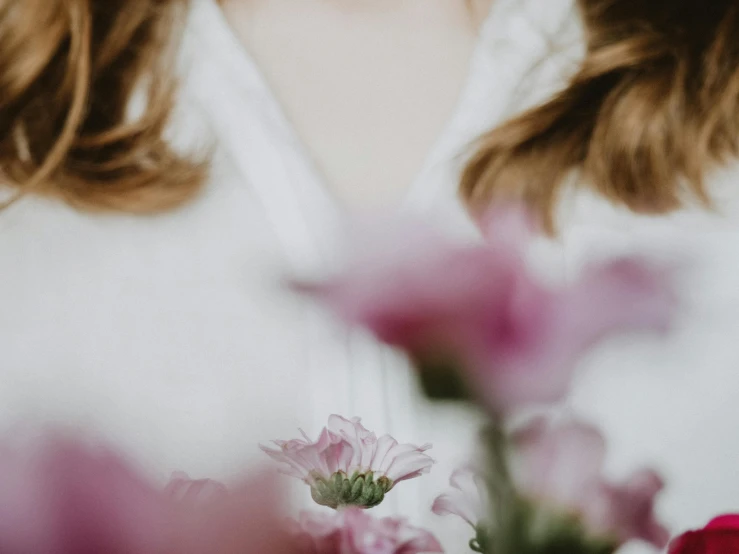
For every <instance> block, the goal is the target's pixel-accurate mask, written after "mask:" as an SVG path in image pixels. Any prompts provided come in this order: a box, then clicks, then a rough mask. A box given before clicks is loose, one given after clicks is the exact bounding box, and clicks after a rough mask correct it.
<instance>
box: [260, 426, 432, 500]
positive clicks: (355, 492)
mask: <svg viewBox="0 0 739 554" xmlns="http://www.w3.org/2000/svg"><path fill="white" fill-rule="evenodd" d="M301 432H302V431H301ZM303 437H304V438H303V439H293V440H289V441H282V440H277V441H274V443H275V444H276V445H277V447H278V448H270V447H267V446H262V447H261V448H262V450H264V452H266V453H267V454H268V455H269V456H270V457H271V458H272V459H273V460H276V461H277V462H281V463H283V464H285V466H286V467H287V468H288V469H287V470H286V473H287V474H288V475H292V476H293V477H297V478H299V479H302V480H303V481H305V482H306V483H307V484H308V485H310V487H311V494H312V496H313V499H314V500H315V501H316V502H317V503H318V504H320V505H322V506H329V507H331V508H338V507H340V506H348V505H351V506H360V507H363V508H371V507H373V506H377V505H378V504H380V503H381V502H382V500H383V499H384V498H385V494H386V493H388V492H389V491H390V490H391V489H392V488H393V487H394V486H395V485H396V484H398V483H399V482H401V481H404V480H406V479H412V478H414V477H418V476H420V475H422V474H424V473H427V472H428V471H429V470H430V469H431V465H432V464H433V463H434V461H433V460H432V459H431V458H430V457H429V456H428V455H427V454H426V453H425V452H426V450H428V449H429V448H431V445H428V444H427V445H423V446H414V445H412V444H399V443H398V441H396V440H395V439H394V438H393V437H391V436H390V435H383V436H382V437H380V438H379V439H378V438H377V437H376V436H375V434H374V433H371V432H370V431H368V430H367V429H365V428H364V426H362V424H361V420H360V419H359V418H354V419H351V420H349V419H345V418H343V417H341V416H338V415H332V416H331V417H329V420H328V427H324V428H323V430H322V431H321V433H320V435H319V437H318V440H316V441H315V442H312V441H311V440H310V439H309V438H308V437H307V436H306V435H305V433H303Z"/></svg>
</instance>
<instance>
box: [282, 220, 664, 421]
mask: <svg viewBox="0 0 739 554" xmlns="http://www.w3.org/2000/svg"><path fill="white" fill-rule="evenodd" d="M525 219H526V214H525V213H524V212H523V211H522V210H518V209H505V208H499V209H497V210H494V211H492V212H491V214H490V215H489V216H488V217H487V219H486V223H485V233H486V237H487V239H488V240H487V242H486V243H484V244H464V243H457V242H454V241H451V240H449V239H448V238H447V237H445V236H443V235H442V234H440V233H438V232H436V231H435V230H433V229H430V228H428V227H426V226H423V225H420V224H417V225H416V224H409V223H407V222H406V223H404V224H403V225H387V224H386V225H385V226H384V229H383V230H382V232H377V233H376V234H375V235H374V236H371V237H369V238H367V237H363V239H362V240H359V241H357V246H356V247H355V248H353V249H352V251H353V252H354V253H355V254H354V258H353V260H352V261H351V262H350V263H349V265H348V266H347V268H346V269H345V270H344V271H343V272H341V273H339V274H338V275H336V276H335V277H333V278H330V279H328V280H325V281H323V282H319V283H305V282H300V283H297V284H296V285H295V287H296V288H297V289H298V290H300V291H302V292H304V293H307V294H310V295H312V296H314V297H316V298H318V299H319V300H321V301H322V302H324V303H325V304H326V305H327V306H328V307H329V308H330V309H331V310H332V311H334V312H335V313H336V314H337V315H338V316H339V317H340V318H341V319H343V320H344V321H346V322H347V323H349V324H351V325H358V326H363V327H365V328H366V329H368V330H369V331H370V332H372V333H373V334H374V335H375V336H377V337H378V338H379V339H380V340H382V341H384V342H386V343H388V344H390V345H393V346H396V347H399V348H401V349H404V350H405V351H407V352H408V353H409V355H410V357H411V358H412V359H413V360H414V361H415V362H416V365H417V366H418V367H419V369H420V373H421V378H422V381H424V382H425V383H426V384H427V385H429V383H431V385H433V381H434V380H436V379H441V380H442V381H443V380H444V379H447V378H448V376H449V371H448V369H447V368H449V367H452V368H454V370H455V371H454V372H452V373H453V374H454V375H456V374H457V373H456V371H461V373H462V377H463V378H462V381H463V383H464V384H465V385H466V387H465V388H466V390H467V391H475V394H476V395H478V396H479V398H480V399H481V400H483V401H484V402H485V403H486V405H487V406H488V407H489V408H490V409H491V410H492V411H494V412H495V413H498V412H500V411H509V410H511V409H514V408H516V407H519V406H521V405H525V404H529V403H539V402H553V401H557V400H559V399H561V397H562V396H563V395H564V394H565V393H566V392H567V390H568V387H569V382H570V379H571V374H572V371H573V369H574V365H575V362H576V361H577V359H578V357H579V356H580V355H581V353H582V352H583V351H584V350H585V349H587V348H589V347H590V346H592V345H593V344H594V343H596V342H597V341H598V340H600V339H602V338H604V337H606V336H608V335H610V334H612V333H616V332H623V331H630V330H649V331H652V330H659V331H662V330H665V329H666V328H667V326H668V323H669V321H670V315H671V312H672V306H673V297H672V294H671V292H670V290H669V288H668V287H667V284H666V279H665V274H664V272H663V271H659V270H657V269H655V268H652V267H650V266H649V265H648V264H646V263H644V262H643V261H641V260H638V259H636V258H623V259H619V260H616V261H610V262H606V263H603V264H599V265H596V266H595V267H593V268H591V269H590V270H588V271H586V272H585V273H584V275H583V276H582V278H581V279H580V280H579V281H577V282H576V283H574V284H571V285H568V286H562V287H559V288H553V287H546V286H544V285H543V284H541V283H540V282H539V281H538V280H537V279H535V278H534V276H533V275H532V273H531V272H530V271H529V270H528V269H527V264H526V263H525V261H524V257H525V256H524V254H525V249H526V247H527V245H528V243H529V241H530V237H529V235H528V230H529V229H530V225H528V224H527V222H526V221H525ZM447 381H450V380H449V379H447ZM450 382H451V381H450ZM444 387H446V388H443V387H442V389H443V390H442V391H441V394H442V395H443V394H445V392H444V391H447V392H446V394H450V395H451V393H449V392H448V391H449V383H448V382H446V381H445V382H444ZM436 388H438V387H436ZM436 388H433V387H431V386H429V390H431V391H432V392H433V393H434V394H436V393H437V391H436Z"/></svg>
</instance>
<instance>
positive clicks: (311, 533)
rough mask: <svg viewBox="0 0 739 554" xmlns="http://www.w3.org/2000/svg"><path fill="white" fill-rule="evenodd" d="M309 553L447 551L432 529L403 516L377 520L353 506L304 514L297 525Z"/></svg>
mask: <svg viewBox="0 0 739 554" xmlns="http://www.w3.org/2000/svg"><path fill="white" fill-rule="evenodd" d="M296 533H297V534H298V535H299V536H300V539H301V540H300V541H299V545H300V552H301V554H302V553H305V554H421V553H423V552H429V553H430V552H443V550H442V548H441V545H440V544H439V542H438V541H437V540H436V539H435V538H434V536H433V535H432V534H431V533H429V532H428V531H424V530H423V529H419V528H417V527H413V526H411V525H409V524H408V523H406V521H405V520H403V519H398V518H389V517H388V518H383V519H376V518H373V517H372V516H371V515H369V514H368V513H367V512H365V511H363V510H361V509H359V508H356V507H353V508H346V509H343V510H339V511H337V512H334V513H329V514H324V513H321V514H318V513H303V514H302V515H301V517H300V520H299V521H298V522H297V524H296Z"/></svg>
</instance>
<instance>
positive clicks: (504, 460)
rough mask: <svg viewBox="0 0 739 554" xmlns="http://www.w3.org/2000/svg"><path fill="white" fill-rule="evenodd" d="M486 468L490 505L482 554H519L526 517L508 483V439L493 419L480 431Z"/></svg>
mask: <svg viewBox="0 0 739 554" xmlns="http://www.w3.org/2000/svg"><path fill="white" fill-rule="evenodd" d="M483 440H484V444H485V448H486V453H487V458H488V460H487V461H488V463H487V467H488V469H489V471H488V473H487V475H486V483H487V488H488V495H489V497H490V502H491V506H492V514H491V520H490V523H489V528H490V530H491V537H490V544H489V545H487V548H486V549H485V554H493V553H494V554H520V552H518V550H519V549H518V548H517V546H518V545H519V543H520V542H521V539H522V537H521V535H522V529H521V527H522V524H524V520H525V517H526V514H525V513H524V510H523V507H524V506H523V503H522V502H521V500H520V498H519V497H518V494H517V493H516V490H515V487H514V486H513V482H512V480H511V475H510V471H509V467H508V457H507V447H508V439H507V436H506V433H505V430H504V429H503V427H502V425H501V424H500V421H499V420H493V421H492V422H491V423H490V424H489V425H488V426H487V427H485V428H484V429H483Z"/></svg>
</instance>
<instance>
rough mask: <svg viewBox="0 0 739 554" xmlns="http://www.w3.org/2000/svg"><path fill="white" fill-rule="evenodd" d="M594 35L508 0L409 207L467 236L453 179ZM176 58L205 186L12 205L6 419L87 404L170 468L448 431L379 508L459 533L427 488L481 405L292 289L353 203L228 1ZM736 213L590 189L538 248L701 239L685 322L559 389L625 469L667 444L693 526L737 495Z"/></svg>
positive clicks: (126, 443) (607, 354)
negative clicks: (567, 389)
mask: <svg viewBox="0 0 739 554" xmlns="http://www.w3.org/2000/svg"><path fill="white" fill-rule="evenodd" d="M579 37H580V29H579V21H578V19H577V17H576V10H575V7H574V2H573V0H545V1H543V0H495V2H494V4H493V8H492V10H491V13H490V15H489V17H488V19H487V21H486V23H485V25H484V28H483V29H482V31H481V34H480V38H479V41H478V45H477V48H476V52H475V55H474V57H473V60H472V63H471V65H470V69H469V76H468V81H467V84H466V87H465V88H464V91H463V93H462V95H461V97H460V99H459V103H458V106H457V109H456V112H455V114H454V116H453V117H452V118H451V120H450V121H449V123H448V126H447V128H446V130H445V131H444V132H443V133H442V134H441V136H440V137H439V138H438V140H437V142H436V145H435V147H434V148H433V149H432V151H431V152H430V153H429V156H428V158H427V160H426V163H425V164H424V166H423V168H422V170H421V171H420V172H419V174H418V176H417V178H416V179H415V182H414V183H413V185H412V186H411V187H410V189H409V190H408V192H407V195H406V197H405V199H404V201H403V202H402V205H401V206H399V207H398V209H399V210H401V211H403V212H406V213H416V214H423V215H424V217H427V218H430V219H433V220H435V221H437V222H438V224H440V225H443V226H444V227H446V228H447V229H448V230H449V231H450V232H454V233H459V234H460V235H461V236H469V237H474V236H475V229H474V226H473V225H472V223H471V222H470V221H469V219H468V218H467V216H466V214H465V211H464V209H463V208H462V206H461V205H460V203H459V201H458V200H457V196H456V187H457V184H458V176H459V171H460V168H461V163H462V156H463V155H464V154H465V153H466V152H467V147H468V145H469V143H470V141H472V140H473V139H474V138H475V137H476V136H478V135H479V134H480V133H481V132H483V131H485V130H487V129H489V128H491V127H493V126H494V125H496V124H497V123H499V122H501V121H502V120H503V119H505V118H506V117H508V116H510V115H513V114H514V113H515V112H517V111H519V110H520V109H522V108H523V107H524V106H526V105H529V104H531V103H532V102H534V101H536V100H538V99H541V98H545V97H546V96H547V95H548V94H549V93H550V92H551V91H552V90H554V89H555V88H556V87H557V86H558V85H559V84H560V83H561V82H562V79H563V78H564V76H565V75H566V74H567V72H568V71H569V69H570V68H571V67H574V64H575V63H576V61H577V58H578V56H579V53H580V50H581V48H582V47H581V43H580V41H579ZM181 59H182V65H183V83H182V90H181V99H180V105H179V110H178V118H177V124H176V125H175V126H174V128H173V130H172V140H173V141H174V142H175V143H176V144H181V145H182V146H183V147H187V148H192V147H197V146H200V147H202V148H203V150H205V149H206V148H207V147H210V146H213V147H214V159H213V172H212V177H211V183H210V184H209V186H208V187H207V189H206V191H205V192H204V193H203V194H202V195H201V197H199V198H198V199H197V200H196V201H195V202H193V203H191V204H190V205H188V206H187V207H185V208H183V209H181V210H178V211H174V212H171V213H169V214H166V215H161V216H157V217H136V216H129V215H110V214H108V215H95V214H87V213H79V212H76V211H74V210H72V209H71V208H68V207H66V206H64V205H61V204H59V203H57V202H53V201H49V200H44V199H40V198H27V199H25V200H23V201H22V202H19V203H18V204H16V205H14V206H12V207H11V208H10V209H8V210H6V211H4V212H2V213H0V376H1V377H2V381H0V426H2V428H3V429H13V428H15V427H16V426H18V425H25V424H28V423H30V424H46V423H50V422H51V423H55V424H65V425H66V424H71V425H76V426H80V427H82V428H86V429H90V430H93V431H95V432H99V433H101V434H103V436H105V437H107V438H109V439H110V440H112V441H114V442H116V443H117V444H120V445H123V447H124V448H126V449H128V451H129V452H131V454H132V455H133V456H134V457H135V458H136V459H138V460H140V461H141V462H142V463H143V464H145V465H146V467H147V468H149V469H150V470H151V471H152V472H153V473H154V474H155V475H156V476H157V477H158V478H160V479H162V480H164V479H166V478H167V476H168V475H169V473H170V472H171V471H173V470H184V471H186V472H188V473H190V475H191V476H193V477H204V476H208V477H213V478H222V479H227V478H228V477H229V476H231V475H234V474H237V473H239V472H241V471H243V470H244V469H245V468H246V467H248V466H250V465H251V464H254V463H258V462H262V461H267V460H266V459H265V457H264V455H263V454H262V453H261V452H260V451H259V450H258V448H257V444H258V442H260V441H268V440H270V439H273V438H292V437H293V436H295V435H296V430H297V428H298V427H302V428H303V429H305V431H306V432H307V433H308V434H310V435H314V434H317V433H318V431H319V429H320V428H321V427H322V426H323V425H325V423H326V420H327V418H328V415H329V414H331V413H339V414H342V415H345V416H360V417H362V418H363V420H364V422H365V424H366V425H367V427H369V428H370V429H372V430H375V431H376V432H378V433H380V434H381V433H390V434H392V435H393V436H395V437H396V438H397V439H398V440H400V441H403V442H415V443H424V442H432V443H434V449H433V450H432V451H431V453H432V454H433V455H434V457H435V458H436V459H437V461H438V463H437V464H436V466H435V467H434V469H433V471H432V472H431V474H430V476H426V477H423V478H421V479H417V480H414V481H410V482H407V483H403V486H399V487H398V488H397V489H396V490H394V491H393V492H392V493H390V494H389V495H388V500H387V501H386V503H384V504H383V506H381V507H380V508H379V509H378V511H379V513H398V512H400V513H403V514H406V515H408V516H410V517H411V519H412V521H413V522H414V523H417V524H419V525H426V526H430V527H432V528H433V529H434V531H435V532H437V533H438V534H439V535H440V536H441V537H442V539H444V538H445V537H449V536H451V534H452V531H446V530H445V529H446V528H447V527H448V528H449V529H455V530H457V531H462V532H463V533H465V534H466V532H465V531H464V530H463V529H464V527H463V524H461V523H460V524H459V526H457V527H455V525H456V523H455V522H453V521H450V520H444V522H443V525H440V521H439V520H438V519H437V518H436V516H433V515H431V514H430V513H429V507H430V505H431V501H432V499H433V498H434V497H435V496H436V495H437V494H438V493H439V492H441V491H442V489H443V488H444V486H445V484H446V481H447V479H448V477H449V474H450V473H451V471H452V469H454V468H455V467H456V466H457V465H458V464H460V463H463V462H464V461H465V460H466V459H467V457H468V456H469V452H470V448H471V446H472V445H473V444H474V438H475V421H476V418H475V416H474V415H473V414H471V413H469V412H467V411H465V410H462V409H460V408H455V407H449V406H447V407H442V408H439V407H437V406H429V405H428V404H427V403H426V402H425V401H424V400H423V399H422V398H421V397H420V396H419V394H418V393H417V390H416V383H415V381H414V378H413V375H412V372H411V371H409V370H408V368H407V366H406V363H405V361H404V360H403V359H402V357H400V356H399V355H398V354H396V353H394V352H392V351H390V350H389V349H387V348H384V347H382V346H381V345H379V344H377V343H376V342H375V341H374V340H373V339H371V338H369V337H368V336H366V335H365V334H363V333H361V332H358V331H352V330H348V329H345V328H344V327H342V326H341V325H339V324H337V323H336V322H335V321H333V320H332V319H331V317H330V316H328V315H327V314H325V313H324V312H323V311H322V310H321V309H320V308H318V307H316V306H315V305H313V304H312V303H311V302H309V301H307V300H305V299H302V298H298V297H295V296H294V295H292V294H290V293H288V292H286V290H285V289H284V288H283V286H282V284H281V279H282V278H283V277H284V276H285V275H289V274H311V275H320V274H321V273H323V272H325V271H327V270H328V269H330V268H331V267H332V266H333V264H334V263H335V262H336V260H337V252H338V251H339V250H340V248H339V247H340V240H339V238H340V237H341V236H342V225H343V224H344V222H345V219H346V217H347V214H345V213H343V211H342V209H341V208H340V206H339V205H338V204H337V202H336V201H335V200H334V199H333V198H332V196H331V195H330V194H329V192H328V187H327V186H326V183H325V182H323V180H322V178H321V176H320V174H319V173H318V172H317V171H316V168H315V167H314V164H313V163H312V161H311V159H310V157H309V155H308V149H307V148H305V147H304V145H303V144H301V142H300V141H299V140H298V138H297V136H296V134H295V132H294V130H293V128H292V127H291V126H290V123H289V122H288V120H287V118H286V117H285V116H284V113H283V111H282V110H281V107H280V106H279V104H278V103H277V101H276V99H275V96H274V94H273V93H272V92H271V91H270V89H269V87H268V86H267V84H266V83H265V80H264V79H263V77H262V76H261V74H260V72H259V69H258V68H257V66H256V64H255V63H254V61H253V60H252V59H251V58H250V57H249V55H248V53H247V52H246V51H245V49H244V48H243V47H242V46H241V44H240V43H239V41H238V40H237V39H236V37H235V36H234V35H233V34H232V32H231V29H230V27H229V26H228V24H227V23H226V21H225V20H224V17H223V15H222V13H221V11H220V9H219V8H218V7H217V6H216V3H215V0H195V1H194V2H193V7H192V13H191V16H190V20H189V24H188V28H187V33H186V36H185V41H184V44H183V47H182V56H181ZM737 221H739V219H736V218H734V219H731V220H729V219H721V218H719V217H718V216H715V215H714V216H712V215H708V214H699V213H697V212H688V211H686V212H685V213H683V214H678V215H675V216H672V217H667V218H637V217H636V216H633V215H631V214H626V213H623V212H620V211H618V210H616V209H614V208H611V207H609V206H608V205H607V204H605V202H603V201H600V200H598V199H594V198H590V197H586V196H584V195H578V196H577V197H575V198H574V199H573V200H572V201H571V202H569V203H566V204H565V205H564V206H563V235H562V237H561V238H560V239H558V240H557V241H551V242H549V241H541V244H538V245H537V247H536V248H535V251H534V256H533V260H532V261H533V262H534V263H535V265H536V267H537V268H539V269H541V270H542V271H543V273H544V276H545V277H553V278H555V279H560V278H565V279H566V278H570V277H572V276H574V275H575V274H576V270H577V267H578V266H579V264H580V261H581V259H582V258H583V254H584V253H586V252H589V251H591V250H595V251H596V254H603V255H610V254H613V253H616V252H621V251H632V250H643V249H644V248H645V247H650V246H651V247H655V248H656V247H657V246H659V247H666V250H667V251H670V249H672V251H675V250H677V252H676V254H684V253H685V252H690V253H692V254H693V258H694V260H692V261H695V262H696V267H697V268H698V269H695V271H694V272H693V273H690V275H688V276H686V279H693V280H691V281H689V282H690V283H692V286H691V287H690V288H689V290H688V292H689V298H688V300H689V302H688V303H687V304H686V306H685V314H686V315H685V317H684V321H682V323H681V326H680V328H679V330H678V333H677V334H676V336H675V337H674V338H673V339H671V340H669V342H668V343H664V342H660V343H655V342H654V341H653V340H650V341H641V340H640V341H634V340H633V338H631V339H629V340H622V341H620V342H617V343H616V342H614V343H611V344H609V345H604V346H603V347H601V348H599V349H597V350H596V351H595V352H594V353H593V354H592V355H591V356H590V357H589V360H588V361H587V362H586V363H584V364H583V365H584V366H592V367H583V377H582V379H581V381H580V382H579V383H578V385H577V387H576V391H575V395H574V397H573V400H572V402H571V406H569V407H568V409H572V410H573V411H577V412H578V413H584V414H585V415H587V416H588V417H592V418H593V419H595V420H596V421H597V422H598V423H600V424H602V425H603V426H604V428H605V430H606V433H607V435H608V437H609V439H610V440H611V441H612V467H611V469H612V470H613V471H614V473H615V474H621V473H622V472H624V471H627V470H629V469H630V468H632V467H634V465H635V464H638V463H641V462H656V463H658V464H660V467H661V468H662V469H664V470H665V472H666V473H667V475H668V478H669V479H670V481H671V485H672V488H670V489H669V491H668V493H667V494H666V495H665V501H664V503H663V505H662V509H663V512H664V514H665V515H666V516H668V517H669V518H670V520H671V522H673V523H675V524H677V525H679V526H689V525H698V524H701V523H702V522H703V520H704V519H706V518H707V517H708V516H709V515H711V514H712V513H714V512H716V511H718V510H726V509H730V508H732V507H733V508H737V507H739V475H737V469H736V468H737V467H739V465H737V463H736V462H737V460H738V459H739V434H737V433H735V432H733V431H736V430H737V428H738V427H739V426H738V425H737V424H736V422H735V420H734V418H736V416H737V414H739V408H736V406H735V404H736V401H735V398H736V397H737V394H736V392H735V390H736V391H739V372H737V368H739V342H737V341H736V339H735V337H734V333H737V332H739V291H737V289H736V284H735V279H734V275H735V274H736V269H737V268H738V267H739V240H736V238H739V237H737V231H738V230H739V229H737V225H736V223H737ZM675 246H677V248H675ZM660 251H661V252H664V251H665V248H660ZM688 273H689V272H688ZM296 495H297V497H298V498H300V499H301V500H302V501H305V505H309V501H308V500H306V499H307V491H305V490H303V489H302V488H299V490H296ZM449 544H450V551H452V552H453V551H457V550H458V547H455V544H459V543H449Z"/></svg>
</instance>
